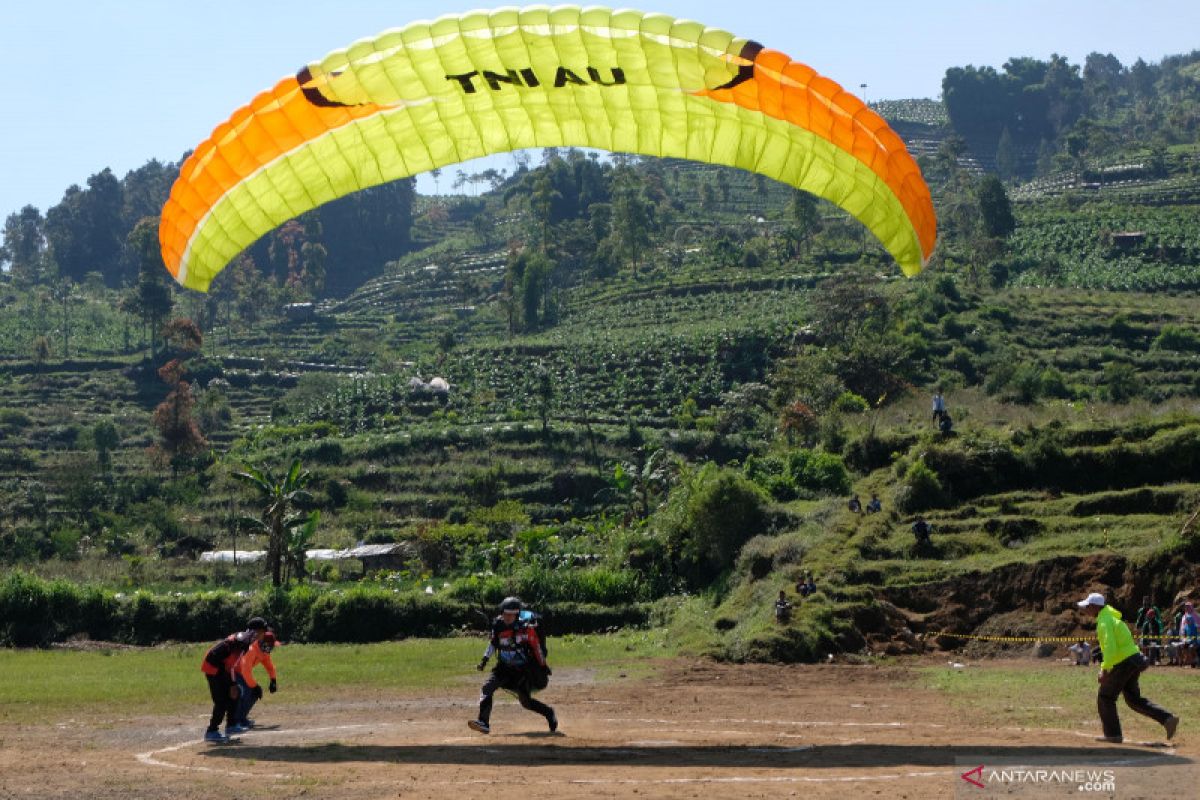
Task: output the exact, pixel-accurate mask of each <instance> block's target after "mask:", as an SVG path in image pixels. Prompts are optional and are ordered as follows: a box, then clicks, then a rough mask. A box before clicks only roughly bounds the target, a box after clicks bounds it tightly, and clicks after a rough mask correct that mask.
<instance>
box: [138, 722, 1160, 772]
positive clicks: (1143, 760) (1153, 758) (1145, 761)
mask: <svg viewBox="0 0 1200 800" xmlns="http://www.w3.org/2000/svg"><path fill="white" fill-rule="evenodd" d="M603 721H605V722H627V721H637V722H662V723H670V722H671V720H652V719H638V720H621V719H606V720H603ZM713 721H714V722H754V723H759V724H765V725H796V726H802V727H818V726H854V727H872V728H880V727H883V728H901V727H910V726H911V727H916V726H923V727H935V728H944V727H945V726H944V725H939V724H936V723H903V722H857V723H856V722H826V721H817V720H807V721H803V722H798V721H791V720H746V719H715V720H713ZM406 724H408V723H390V722H379V723H372V724H368V723H360V724H355V725H332V726H327V727H321V728H294V729H289V730H277V731H268V730H263V731H252V732H251V735H252V738H254V739H261V738H268V737H278V736H297V735H306V734H315V733H327V732H330V731H349V730H361V729H364V728H367V729H373V728H385V727H399V726H400V725H406ZM651 730H653V729H651ZM1006 730H1020V731H1023V730H1025V729H1023V728H1006ZM1043 730H1045V729H1043ZM676 731H681V732H694V733H736V734H742V735H746V734H745V732H743V731H712V730H703V729H676ZM663 732H670V731H668V730H664V731H663ZM1058 732H1061V733H1072V734H1074V735H1076V736H1081V737H1090V736H1091V734H1086V733H1081V732H1079V731H1058ZM780 736H783V737H788V738H799V734H787V733H783V734H780ZM464 740H474V737H456V738H454V739H447V740H445V741H446V742H447V743H449V742H452V741H464ZM865 741H866V739H854V740H850V741H848V742H847V744H858V743H863V742H865ZM200 744H205V742H204V740H203V739H199V740H198V739H189V740H188V741H186V742H180V743H178V744H173V745H168V746H166V747H160V748H158V749H155V750H148V751H146V752H144V753H137V754H135V758H136V759H137V760H138V761H139V762H140V763H142V764H144V765H146V766H151V767H162V768H166V769H177V770H185V771H193V772H208V773H215V774H220V775H229V776H233V777H259V778H264V777H265V778H275V779H280V780H282V779H287V778H293V777H296V776H295V774H292V773H280V772H275V773H265V772H242V771H238V770H224V769H217V768H215V767H205V766H195V765H187V764H175V763H172V762H170V761H163V760H162V759H160V758H156V756H159V755H165V754H167V753H173V752H177V751H179V750H182V749H184V748H186V747H190V746H193V745H200ZM682 744H683V743H682V742H679V741H677V740H672V739H662V740H644V741H631V742H626V743H625V745H626V747H638V746H642V747H646V746H650V747H658V746H667V747H670V746H678V745H682ZM218 746H221V745H218ZM225 746H229V747H237V746H238V745H236V744H231V745H225ZM835 746H836V745H835ZM816 747H817V745H802V746H798V747H787V748H772V747H754V748H749V749H750V750H751V751H752V752H761V753H779V752H784V753H795V752H804V751H808V750H813V749H816ZM1167 749H1169V750H1171V751H1172V752H1173V750H1174V745H1167ZM480 750H482V751H483V752H498V751H495V750H493V749H492V748H487V747H481V748H480ZM592 752H603V753H611V754H617V755H623V754H633V753H636V752H637V751H636V750H628V749H624V748H620V747H616V748H603V749H600V750H592ZM1098 752H1102V751H1100V750H1098ZM1172 757H1173V755H1172V754H1164V755H1148V756H1144V757H1143V756H1138V757H1135V758H1127V759H1120V760H1115V761H1109V762H1100V764H1099V765H1100V766H1113V767H1119V766H1130V765H1139V766H1140V765H1151V764H1154V763H1155V762H1160V761H1166V760H1169V759H1171V758H1172ZM864 766H867V765H864ZM868 768H869V767H868ZM954 774H956V773H955V772H954V771H953V770H949V771H946V770H932V771H921V772H905V773H888V774H882V775H822V776H813V775H764V776H752V775H731V776H712V777H697V778H617V779H606V778H575V779H571V780H559V781H554V780H550V781H547V780H541V781H535V783H537V784H540V785H545V786H558V785H563V784H577V785H589V786H590V785H605V784H609V785H618V784H619V785H659V784H664V785H665V784H706V783H708V784H739V783H862V782H869V781H881V780H896V779H898V778H926V777H938V776H945V775H954ZM422 783H423V784H426V785H440V786H466V785H493V784H496V783H499V781H493V780H486V779H472V780H463V781H439V782H428V781H423V782H422Z"/></svg>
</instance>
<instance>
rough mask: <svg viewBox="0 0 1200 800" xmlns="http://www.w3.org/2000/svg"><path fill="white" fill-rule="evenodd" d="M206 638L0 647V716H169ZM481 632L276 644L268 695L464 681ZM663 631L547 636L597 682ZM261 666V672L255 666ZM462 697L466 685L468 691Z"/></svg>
mask: <svg viewBox="0 0 1200 800" xmlns="http://www.w3.org/2000/svg"><path fill="white" fill-rule="evenodd" d="M207 647H208V646H207V645H169V646H163V647H155V648H145V649H122V650H102V651H85V652H80V651H69V650H0V672H2V673H3V674H4V675H6V676H8V678H7V679H6V680H4V681H3V682H0V723H3V724H15V723H31V722H53V721H55V720H57V719H62V718H65V717H67V716H77V715H109V716H112V715H128V714H138V715H140V714H170V713H178V712H181V711H184V710H187V709H195V708H201V707H207V706H208V704H209V700H208V689H207V686H206V685H205V681H204V679H203V676H202V674H201V672H200V661H201V659H202V658H203V656H204V653H205V651H206V650H207ZM484 647H485V643H484V639H483V637H482V636H480V637H472V638H465V637H464V638H455V639H408V640H405V641H402V642H384V643H380V644H364V645H285V646H283V647H280V648H279V649H278V650H276V651H275V654H274V660H275V666H276V667H277V668H278V670H279V684H280V692H279V694H277V695H275V696H274V697H272V698H271V702H278V703H284V704H292V703H308V702H314V701H316V700H319V699H321V698H323V697H329V696H330V695H332V694H334V693H335V692H337V691H343V690H377V691H381V692H403V691H416V690H421V689H439V688H446V687H454V686H460V685H461V686H464V687H466V686H469V685H471V684H473V683H475V682H476V679H477V678H478V675H479V673H477V672H476V671H475V669H474V665H475V664H476V663H477V662H478V661H479V657H480V656H481V655H482V653H483V649H484ZM674 652H675V651H674V648H673V647H671V646H669V645H668V644H667V641H666V636H665V634H664V632H662V631H659V630H646V631H626V632H620V633H615V634H607V635H592V636H563V637H561V638H559V637H555V638H552V639H551V640H550V659H549V660H550V664H551V666H553V667H555V668H562V669H572V668H575V669H578V668H590V669H594V670H595V675H596V677H597V679H599V680H608V679H612V678H614V677H616V676H617V675H619V674H621V673H625V674H626V675H629V674H634V675H637V674H644V673H645V672H647V671H649V670H652V669H653V661H652V660H653V659H657V658H664V657H668V656H671V655H674ZM260 672H261V670H260ZM466 691H467V692H468V694H469V693H470V691H469V690H466Z"/></svg>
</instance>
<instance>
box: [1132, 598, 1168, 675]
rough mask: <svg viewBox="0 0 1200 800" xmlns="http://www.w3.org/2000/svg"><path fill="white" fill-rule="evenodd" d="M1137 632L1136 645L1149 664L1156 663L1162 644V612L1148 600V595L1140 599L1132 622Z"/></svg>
mask: <svg viewBox="0 0 1200 800" xmlns="http://www.w3.org/2000/svg"><path fill="white" fill-rule="evenodd" d="M1133 626H1134V628H1136V631H1138V633H1139V640H1138V645H1139V646H1140V648H1141V651H1142V652H1144V654H1146V657H1147V658H1148V660H1150V663H1151V664H1157V663H1158V661H1159V654H1160V652H1162V645H1163V632H1164V631H1163V627H1164V626H1163V612H1160V610H1159V609H1158V607H1157V606H1154V603H1152V602H1151V601H1150V595H1146V596H1145V597H1142V599H1141V607H1140V608H1139V609H1138V619H1136V620H1135V621H1134V624H1133Z"/></svg>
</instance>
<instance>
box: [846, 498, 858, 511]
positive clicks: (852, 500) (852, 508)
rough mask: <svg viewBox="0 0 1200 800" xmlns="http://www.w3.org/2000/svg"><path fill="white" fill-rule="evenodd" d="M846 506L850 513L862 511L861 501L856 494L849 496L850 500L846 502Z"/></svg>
mask: <svg viewBox="0 0 1200 800" xmlns="http://www.w3.org/2000/svg"><path fill="white" fill-rule="evenodd" d="M846 507H847V508H849V509H850V512H851V513H852V514H861V513H862V501H861V500H859V499H858V495H854V496H853V497H851V498H850V502H849V503H848V504H847V506H846Z"/></svg>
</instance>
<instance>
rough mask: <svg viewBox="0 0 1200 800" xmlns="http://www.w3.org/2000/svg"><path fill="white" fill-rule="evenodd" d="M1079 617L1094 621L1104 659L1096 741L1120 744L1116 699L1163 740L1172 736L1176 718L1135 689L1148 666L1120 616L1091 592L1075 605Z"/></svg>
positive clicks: (1097, 698)
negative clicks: (1159, 729) (1156, 728)
mask: <svg viewBox="0 0 1200 800" xmlns="http://www.w3.org/2000/svg"><path fill="white" fill-rule="evenodd" d="M1076 605H1077V606H1079V608H1080V609H1082V613H1083V614H1085V615H1086V616H1088V617H1091V618H1092V619H1094V620H1096V638H1097V639H1098V640H1099V643H1100V650H1101V652H1103V653H1104V659H1103V661H1101V662H1100V675H1099V676H1098V677H1097V680H1098V681H1099V683H1100V690H1099V692H1098V693H1097V695H1096V709H1097V710H1098V711H1099V713H1100V724H1101V725H1102V726H1103V728H1104V735H1103V736H1100V737H1097V739H1096V741H1099V742H1111V743H1113V744H1120V743H1121V742H1122V741H1124V739H1123V737H1122V736H1121V718H1120V717H1119V716H1118V715H1117V696H1118V695H1124V696H1125V703H1126V705H1128V706H1129V707H1130V708H1132V709H1133V710H1134V711H1136V712H1137V713H1139V714H1143V715H1145V716H1147V717H1150V719H1152V720H1154V721H1155V722H1157V723H1158V724H1160V725H1162V726H1163V728H1165V729H1166V731H1167V738H1168V739H1171V738H1173V737H1174V736H1175V729H1176V728H1178V727H1179V717H1177V716H1175V715H1174V714H1172V713H1171V712H1170V711H1167V710H1166V709H1164V708H1161V707H1159V706H1156V705H1155V704H1154V703H1152V702H1150V701H1149V700H1147V699H1146V698H1144V697H1142V692H1141V690H1140V689H1139V688H1138V677H1139V676H1140V675H1141V674H1142V673H1143V672H1145V671H1146V668H1147V667H1148V666H1149V665H1148V664H1147V663H1146V657H1145V656H1143V655H1142V653H1141V651H1140V650H1138V647H1137V645H1136V644H1134V641H1133V634H1131V633H1130V632H1129V627H1128V626H1127V625H1126V624H1125V623H1124V622H1122V621H1121V612H1120V611H1117V610H1116V609H1115V608H1113V607H1112V606H1110V605H1107V604H1106V603H1105V602H1104V595H1102V594H1099V593H1097V592H1092V593H1091V594H1089V595H1088V596H1087V597H1086V598H1084V599H1083V600H1080V601H1079V602H1078V603H1076Z"/></svg>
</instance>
